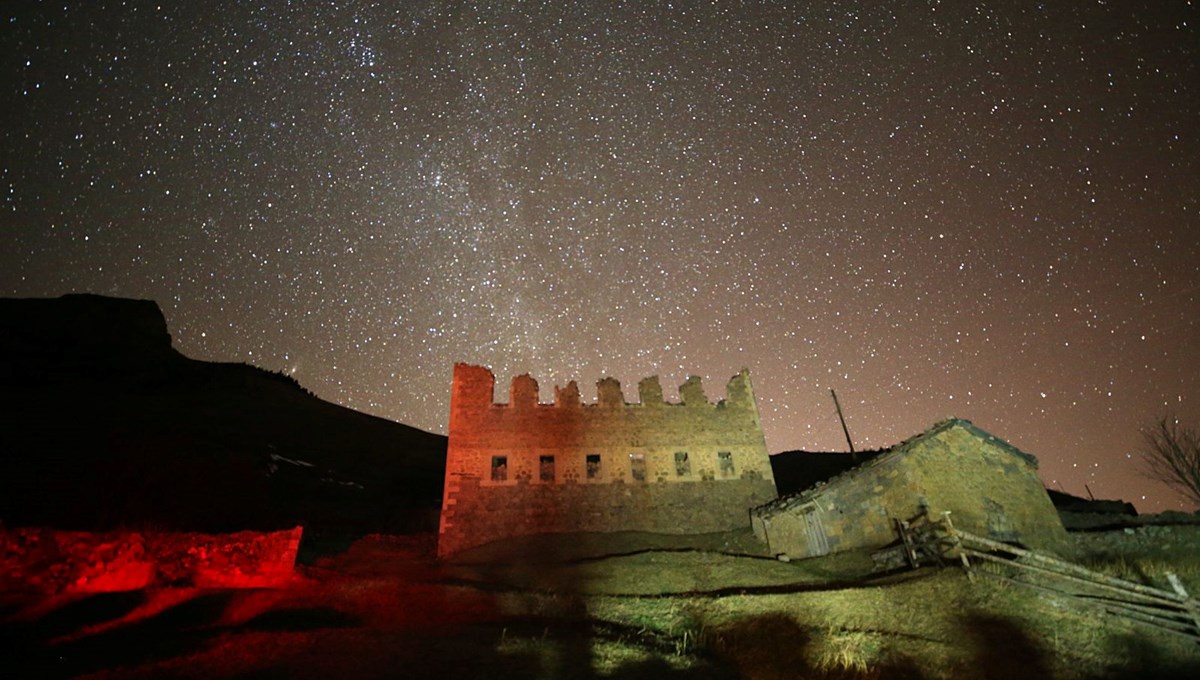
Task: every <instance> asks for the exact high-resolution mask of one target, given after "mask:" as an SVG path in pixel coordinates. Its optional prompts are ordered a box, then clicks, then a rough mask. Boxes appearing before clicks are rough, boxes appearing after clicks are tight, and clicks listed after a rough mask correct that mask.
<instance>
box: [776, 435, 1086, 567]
mask: <svg viewBox="0 0 1200 680" xmlns="http://www.w3.org/2000/svg"><path fill="white" fill-rule="evenodd" d="M925 509H927V510H928V512H929V513H930V514H931V515H932V516H940V514H941V513H942V512H944V511H950V513H951V519H952V521H953V522H954V525H955V526H956V527H958V528H960V529H964V530H966V531H969V532H971V533H974V534H978V535H980V536H985V537H989V538H992V539H995V540H1000V541H1009V542H1017V543H1021V544H1023V545H1025V546H1028V547H1031V548H1035V549H1040V550H1052V551H1053V550H1060V549H1062V548H1063V547H1064V546H1065V545H1066V530H1065V529H1064V528H1063V525H1062V521H1061V520H1060V519H1059V516H1058V513H1057V511H1056V510H1055V509H1054V506H1053V504H1052V503H1051V502H1050V498H1049V496H1048V495H1047V493H1046V489H1045V487H1044V486H1043V484H1042V481H1041V479H1040V478H1039V477H1038V475H1037V465H1036V460H1035V459H1034V458H1033V457H1032V456H1029V455H1028V454H1025V453H1022V452H1020V451H1018V450H1016V449H1014V448H1013V447H1011V446H1009V445H1008V444H1006V443H1004V442H1002V441H1000V440H999V439H996V438H995V437H992V436H991V435H988V434H987V433H985V432H983V431H981V430H978V429H977V428H975V427H974V426H973V425H970V423H967V422H966V421H957V420H952V421H947V422H946V423H942V424H940V425H938V426H935V427H934V428H932V429H931V430H930V431H928V432H926V433H924V434H922V435H919V436H918V437H915V438H913V439H912V440H909V441H908V442H905V443H903V444H901V445H899V446H897V447H896V448H895V449H893V450H892V451H889V452H888V453H885V454H884V455H882V456H880V457H879V458H876V459H875V460H873V461H871V462H869V463H867V464H865V465H863V466H861V467H859V468H856V469H854V470H852V471H850V472H847V473H845V474H843V475H840V476H838V477H835V478H834V479H833V480H831V481H830V482H829V483H828V484H825V485H823V486H818V487H816V488H814V489H811V490H809V491H806V492H802V493H800V494H797V495H796V496H794V497H788V498H784V499H779V500H778V501H774V502H772V503H770V504H767V505H766V506H763V507H760V508H756V509H755V510H754V512H753V518H752V526H753V528H754V531H755V533H756V535H758V536H759V538H760V539H762V540H764V541H765V542H767V544H768V546H769V547H770V549H771V550H772V551H773V552H775V553H777V554H786V555H788V556H790V557H796V558H802V557H812V556H816V555H822V554H826V553H832V552H839V551H843V550H849V549H853V548H862V547H882V546H884V545H887V544H889V543H891V542H892V541H894V540H896V538H897V537H896V532H895V529H894V527H893V520H894V519H911V518H912V517H915V516H916V515H917V514H919V513H920V512H922V511H923V510H925Z"/></svg>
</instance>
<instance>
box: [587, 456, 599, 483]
mask: <svg viewBox="0 0 1200 680" xmlns="http://www.w3.org/2000/svg"><path fill="white" fill-rule="evenodd" d="M587 478H588V479H599V478H600V454H598V453H589V454H588V455H587Z"/></svg>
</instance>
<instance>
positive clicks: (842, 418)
mask: <svg viewBox="0 0 1200 680" xmlns="http://www.w3.org/2000/svg"><path fill="white" fill-rule="evenodd" d="M829 393H830V394H831V395H833V407H834V408H836V409H837V414H838V420H839V421H841V423H842V434H844V435H846V444H847V445H849V446H850V460H851V461H852V462H853V463H854V464H855V465H858V454H857V453H855V451H854V442H853V441H851V440H850V430H849V429H848V428H847V427H846V417H845V416H843V415H842V405H841V404H839V403H838V398H837V392H834V391H833V388H832V387H830V388H829Z"/></svg>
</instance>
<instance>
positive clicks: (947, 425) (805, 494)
mask: <svg viewBox="0 0 1200 680" xmlns="http://www.w3.org/2000/svg"><path fill="white" fill-rule="evenodd" d="M955 427H957V428H960V429H963V430H966V431H967V432H968V433H970V434H971V435H973V436H974V437H976V438H977V439H981V440H983V441H985V442H987V443H989V444H992V445H993V446H995V447H996V448H998V449H1000V450H1001V451H1005V452H1007V453H1009V454H1011V455H1013V456H1015V457H1017V458H1019V459H1020V460H1022V461H1023V462H1025V463H1026V464H1028V465H1030V466H1032V467H1034V468H1035V469H1036V468H1037V458H1034V457H1033V456H1031V455H1030V454H1028V453H1025V452H1024V451H1022V450H1020V449H1018V448H1017V447H1015V446H1013V445H1012V444H1009V443H1008V442H1006V441H1004V440H1003V439H1000V438H999V437H997V436H995V435H993V434H991V433H989V432H986V431H984V430H981V429H979V428H978V427H976V426H975V425H974V424H973V423H971V421H969V420H965V419H962V418H948V419H946V420H943V421H941V422H938V423H937V424H935V425H934V426H933V427H930V428H929V429H928V430H925V431H924V432H922V433H920V434H918V435H914V436H912V437H909V438H908V439H905V440H904V441H902V442H900V443H899V444H897V445H895V446H893V447H892V448H890V449H888V450H887V451H885V452H883V453H882V454H881V455H878V456H876V457H874V458H872V459H871V460H868V461H867V462H865V463H863V464H862V465H858V466H856V467H854V468H851V469H849V470H847V471H845V472H843V473H842V474H840V475H837V476H835V477H833V478H831V479H829V480H828V481H825V482H818V483H817V484H814V485H813V486H810V487H809V488H807V489H804V490H802V491H799V492H796V493H793V494H790V495H787V496H781V497H779V498H776V499H775V500H773V501H771V502H769V503H764V504H763V505H760V506H758V507H756V508H753V509H751V510H750V513H751V514H752V515H757V516H762V515H773V514H777V513H779V512H783V511H786V510H790V509H792V508H795V507H797V506H801V505H804V504H806V503H808V502H809V501H811V500H812V499H813V498H815V497H817V496H819V495H820V494H821V492H822V491H824V489H825V487H826V486H828V485H830V484H839V483H843V482H850V481H852V480H853V479H854V478H855V477H857V476H859V475H860V474H862V472H863V471H864V470H867V469H870V468H872V467H875V466H877V465H881V464H883V463H885V462H887V461H889V460H892V459H894V458H898V457H900V456H902V455H904V454H906V453H908V452H909V451H911V450H912V449H913V448H914V447H915V446H916V445H917V444H919V443H921V442H923V441H925V440H927V439H931V438H933V437H936V436H938V435H939V434H941V433H943V432H945V431H947V430H949V429H951V428H955Z"/></svg>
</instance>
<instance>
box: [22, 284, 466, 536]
mask: <svg viewBox="0 0 1200 680" xmlns="http://www.w3.org/2000/svg"><path fill="white" fill-rule="evenodd" d="M445 452H446V438H445V437H444V436H441V435H436V434H432V433H429V432H424V431H422V430H418V429H415V428H412V427H409V426H407V425H402V424H399V423H394V422H391V421H388V420H385V419H382V418H377V417H374V416H370V415H366V414H363V413H359V412H357V411H353V410H351V409H347V408H344V407H341V406H337V405H335V404H331V403H329V402H326V401H323V400H321V399H319V398H317V397H315V396H313V395H312V394H310V393H308V392H307V391H306V390H304V389H303V388H302V387H301V386H300V385H299V384H298V383H297V382H296V381H295V380H294V379H293V378H292V377H290V376H286V375H283V374H280V373H272V372H269V371H265V370H263V369H260V368H256V367H253V366H249V365H246V364H226V363H213V362H205V361H197V360H193V359H189V358H187V357H185V356H183V355H182V354H180V353H179V352H177V351H176V350H175V349H174V348H173V347H172V346H171V336H170V334H169V332H168V329H167V324H166V320H165V318H164V317H163V314H162V311H161V310H160V309H159V308H158V305H157V304H155V303H154V302H152V301H148V300H130V299H123V298H111V297H104V296H99V295H83V294H75V295H65V296H63V297H60V298H41V299H12V298H0V521H2V522H3V523H4V524H5V525H7V526H22V525H44V526H56V527H61V528H73V529H108V528H113V527H116V526H129V525H135V526H136V525H151V526H156V527H161V528H171V529H181V530H197V531H229V530H238V529H251V528H255V529H274V528H282V527H287V526H292V525H294V524H295V523H297V522H302V523H305V524H306V525H307V526H308V527H309V528H310V530H313V529H315V530H318V531H321V530H326V531H331V532H332V531H338V532H349V533H358V532H368V531H390V532H397V531H413V530H429V529H432V528H434V527H436V517H437V507H438V504H439V503H440V499H441V492H442V475H443V470H444V466H445Z"/></svg>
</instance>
